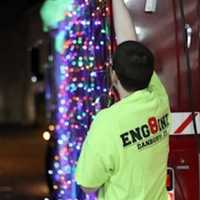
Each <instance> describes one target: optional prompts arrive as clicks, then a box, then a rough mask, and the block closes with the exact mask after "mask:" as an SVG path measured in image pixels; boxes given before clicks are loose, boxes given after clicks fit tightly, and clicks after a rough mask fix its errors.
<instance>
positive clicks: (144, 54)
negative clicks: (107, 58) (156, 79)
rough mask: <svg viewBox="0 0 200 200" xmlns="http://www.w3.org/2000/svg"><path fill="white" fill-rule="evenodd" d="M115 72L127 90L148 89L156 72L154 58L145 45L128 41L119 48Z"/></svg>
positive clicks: (114, 66)
mask: <svg viewBox="0 0 200 200" xmlns="http://www.w3.org/2000/svg"><path fill="white" fill-rule="evenodd" d="M113 70H115V72H116V74H117V76H118V79H119V81H120V83H121V84H122V86H123V87H124V89H125V90H127V91H129V92H131V91H136V90H141V89H145V88H147V87H148V85H149V82H150V80H151V77H152V74H153V70H154V56H153V54H152V52H151V51H150V50H149V49H148V48H147V47H145V46H144V45H143V44H141V43H140V42H137V41H126V42H123V43H121V44H120V45H119V46H117V49H116V51H115V53H114V55H113Z"/></svg>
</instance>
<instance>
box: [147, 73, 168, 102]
mask: <svg viewBox="0 0 200 200" xmlns="http://www.w3.org/2000/svg"><path fill="white" fill-rule="evenodd" d="M148 89H149V90H151V91H153V92H155V93H156V94H158V95H159V96H160V97H164V98H167V99H168V95H167V92H166V89H165V87H164V85H163V84H162V82H161V81H160V79H159V78H158V75H157V74H156V72H155V71H154V73H153V75H152V78H151V81H150V84H149V87H148Z"/></svg>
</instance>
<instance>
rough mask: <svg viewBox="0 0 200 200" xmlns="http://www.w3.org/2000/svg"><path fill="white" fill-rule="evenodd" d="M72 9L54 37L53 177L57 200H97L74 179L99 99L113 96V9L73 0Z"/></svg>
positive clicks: (100, 106)
mask: <svg viewBox="0 0 200 200" xmlns="http://www.w3.org/2000/svg"><path fill="white" fill-rule="evenodd" d="M56 1H59V0H56ZM62 1H63V0H62ZM68 4H69V5H68V6H67V7H68V8H69V7H70V10H68V11H65V19H64V20H63V21H61V22H59V23H57V24H58V26H57V34H56V35H55V36H54V40H55V48H54V49H55V50H56V52H55V55H54V64H55V66H54V72H55V77H54V78H55V82H56V90H57V96H56V102H57V105H56V107H57V109H56V114H55V122H54V123H55V133H54V138H55V143H56V145H55V146H56V148H55V149H54V155H55V156H54V161H53V164H52V169H48V174H49V175H51V176H52V179H53V189H54V192H53V198H54V199H59V200H75V199H78V200H86V199H87V200H94V199H96V197H95V195H94V194H93V195H87V196H86V195H84V194H83V193H82V192H81V190H80V189H79V187H78V186H77V185H76V183H75V179H74V174H75V169H76V163H77V159H78V157H79V154H80V150H81V146H82V143H83V141H84V139H85V136H86V133H87V131H88V128H89V126H90V123H91V121H92V120H93V118H94V115H95V114H96V112H98V111H99V110H100V109H101V108H102V107H103V106H102V104H101V101H100V97H101V96H102V95H103V96H105V95H106V94H107V93H108V84H107V82H106V79H105V76H106V70H105V69H106V68H107V67H110V65H111V63H110V62H111V37H110V10H109V7H108V6H106V5H105V4H106V3H105V2H104V0H99V1H90V2H89V1H88V0H70V1H68ZM58 47H59V48H58Z"/></svg>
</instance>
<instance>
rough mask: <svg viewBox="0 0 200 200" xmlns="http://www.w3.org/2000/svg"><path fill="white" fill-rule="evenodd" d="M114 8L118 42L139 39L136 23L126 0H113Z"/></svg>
mask: <svg viewBox="0 0 200 200" xmlns="http://www.w3.org/2000/svg"><path fill="white" fill-rule="evenodd" d="M112 8H113V17H114V28H115V34H116V40H117V44H118V45H119V44H121V43H122V42H125V41H127V40H137V35H136V32H135V27H134V23H133V21H132V19H131V16H130V14H129V11H128V8H127V7H126V5H125V3H124V0H112Z"/></svg>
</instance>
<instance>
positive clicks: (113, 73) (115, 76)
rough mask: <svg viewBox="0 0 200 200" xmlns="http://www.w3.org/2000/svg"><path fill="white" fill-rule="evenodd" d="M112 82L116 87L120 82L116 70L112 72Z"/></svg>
mask: <svg viewBox="0 0 200 200" xmlns="http://www.w3.org/2000/svg"><path fill="white" fill-rule="evenodd" d="M111 80H112V84H113V85H116V84H117V82H118V77H117V74H116V72H115V70H112V71H111Z"/></svg>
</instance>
